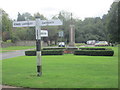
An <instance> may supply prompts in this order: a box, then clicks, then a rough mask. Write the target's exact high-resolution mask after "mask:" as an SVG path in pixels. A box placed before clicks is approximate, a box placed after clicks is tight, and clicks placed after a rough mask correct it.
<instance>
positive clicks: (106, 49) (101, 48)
mask: <svg viewBox="0 0 120 90" xmlns="http://www.w3.org/2000/svg"><path fill="white" fill-rule="evenodd" d="M79 50H107V48H79Z"/></svg>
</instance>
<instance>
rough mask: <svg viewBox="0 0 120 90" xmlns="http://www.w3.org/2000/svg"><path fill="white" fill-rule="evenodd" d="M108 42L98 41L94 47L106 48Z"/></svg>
mask: <svg viewBox="0 0 120 90" xmlns="http://www.w3.org/2000/svg"><path fill="white" fill-rule="evenodd" d="M108 45H109V44H108V42H107V41H99V42H97V43H95V46H108Z"/></svg>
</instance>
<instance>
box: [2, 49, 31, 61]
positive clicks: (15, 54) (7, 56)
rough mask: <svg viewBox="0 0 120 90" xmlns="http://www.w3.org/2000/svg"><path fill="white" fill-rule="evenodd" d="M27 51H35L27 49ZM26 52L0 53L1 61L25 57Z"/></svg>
mask: <svg viewBox="0 0 120 90" xmlns="http://www.w3.org/2000/svg"><path fill="white" fill-rule="evenodd" d="M26 50H33V49H26ZM26 50H16V51H12V52H5V53H0V60H3V59H8V58H13V57H18V56H24V55H25V51H26Z"/></svg>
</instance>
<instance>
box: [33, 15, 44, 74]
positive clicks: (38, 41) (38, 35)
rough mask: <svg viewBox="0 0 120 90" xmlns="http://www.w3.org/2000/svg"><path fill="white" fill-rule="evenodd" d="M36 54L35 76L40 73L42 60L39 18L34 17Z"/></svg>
mask: <svg viewBox="0 0 120 90" xmlns="http://www.w3.org/2000/svg"><path fill="white" fill-rule="evenodd" d="M35 29H36V55H37V72H38V74H37V76H41V75H42V61H41V20H40V18H39V17H36V26H35Z"/></svg>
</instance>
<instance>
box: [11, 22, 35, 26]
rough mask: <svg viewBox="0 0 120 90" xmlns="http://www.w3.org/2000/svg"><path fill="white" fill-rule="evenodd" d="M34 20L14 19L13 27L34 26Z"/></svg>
mask: <svg viewBox="0 0 120 90" xmlns="http://www.w3.org/2000/svg"><path fill="white" fill-rule="evenodd" d="M35 24H36V23H35V21H14V22H13V27H35Z"/></svg>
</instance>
